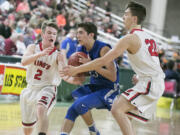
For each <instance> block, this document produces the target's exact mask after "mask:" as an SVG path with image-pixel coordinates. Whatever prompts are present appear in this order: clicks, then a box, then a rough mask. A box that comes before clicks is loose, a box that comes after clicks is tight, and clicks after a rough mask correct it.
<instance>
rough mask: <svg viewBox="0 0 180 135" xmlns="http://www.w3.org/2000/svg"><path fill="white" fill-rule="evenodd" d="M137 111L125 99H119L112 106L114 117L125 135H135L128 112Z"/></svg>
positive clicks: (121, 97)
mask: <svg viewBox="0 0 180 135" xmlns="http://www.w3.org/2000/svg"><path fill="white" fill-rule="evenodd" d="M134 109H136V107H135V106H133V105H132V104H131V103H130V102H129V101H128V100H127V99H126V98H125V97H123V96H120V97H118V98H117V99H116V100H115V101H114V103H113V105H112V109H111V112H112V115H113V117H114V118H115V120H116V121H117V123H118V124H119V126H120V128H121V130H122V132H123V135H135V134H134V130H133V127H132V125H131V121H130V120H129V118H128V116H127V114H126V113H127V112H129V111H131V110H134Z"/></svg>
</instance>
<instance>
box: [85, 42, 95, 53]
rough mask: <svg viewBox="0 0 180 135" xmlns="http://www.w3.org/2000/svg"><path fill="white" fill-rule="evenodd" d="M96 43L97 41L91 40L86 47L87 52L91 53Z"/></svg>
mask: <svg viewBox="0 0 180 135" xmlns="http://www.w3.org/2000/svg"><path fill="white" fill-rule="evenodd" d="M94 42H95V40H90V41H89V42H88V44H87V45H86V50H87V51H90V50H91V49H92V47H93V46H94Z"/></svg>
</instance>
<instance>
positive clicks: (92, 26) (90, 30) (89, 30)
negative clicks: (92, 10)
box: [78, 22, 97, 40]
mask: <svg viewBox="0 0 180 135" xmlns="http://www.w3.org/2000/svg"><path fill="white" fill-rule="evenodd" d="M79 27H81V28H83V29H84V30H85V31H86V32H87V33H88V34H90V33H94V40H96V39H97V27H96V25H95V24H93V23H91V22H85V23H80V24H78V28H79Z"/></svg>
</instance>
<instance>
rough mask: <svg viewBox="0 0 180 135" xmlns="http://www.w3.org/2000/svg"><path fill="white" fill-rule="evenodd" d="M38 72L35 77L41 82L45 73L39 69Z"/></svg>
mask: <svg viewBox="0 0 180 135" xmlns="http://www.w3.org/2000/svg"><path fill="white" fill-rule="evenodd" d="M36 72H37V73H36V74H35V75H34V79H36V80H41V78H40V76H41V75H42V73H43V71H42V70H40V69H38V70H37V71H36Z"/></svg>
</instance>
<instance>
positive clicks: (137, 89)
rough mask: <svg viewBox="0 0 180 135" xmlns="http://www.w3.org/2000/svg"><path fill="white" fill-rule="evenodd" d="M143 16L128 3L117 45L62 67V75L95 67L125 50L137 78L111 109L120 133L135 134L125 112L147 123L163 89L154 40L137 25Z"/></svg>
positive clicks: (141, 9)
mask: <svg viewBox="0 0 180 135" xmlns="http://www.w3.org/2000/svg"><path fill="white" fill-rule="evenodd" d="M145 16H146V9H145V7H144V6H142V5H140V4H138V3H135V2H130V3H129V4H128V6H127V8H126V10H125V13H124V16H123V20H124V25H125V28H126V29H127V30H128V31H129V34H127V35H126V36H124V37H123V38H121V39H120V40H119V41H118V43H117V45H115V47H114V48H113V49H112V50H110V51H109V52H108V53H107V54H106V55H104V56H103V57H101V58H98V59H96V60H93V61H91V62H89V63H86V64H83V65H81V66H79V67H72V66H68V67H66V68H64V74H65V75H66V74H68V75H75V74H77V73H80V72H86V71H91V70H96V69H99V68H100V67H102V66H104V65H107V64H108V63H109V62H111V61H112V60H113V59H115V58H117V57H118V56H120V55H122V53H123V52H124V51H125V50H127V52H128V58H129V61H130V64H131V66H132V69H133V70H134V71H135V73H136V74H137V75H138V78H139V79H138V82H137V83H136V85H135V86H134V87H132V88H130V89H128V90H126V91H125V92H124V93H123V94H122V95H121V96H119V97H117V100H115V102H114V103H113V105H112V109H111V112H112V114H113V116H114V118H115V119H116V121H117V123H118V124H119V126H120V128H121V130H122V132H123V135H134V134H135V133H134V132H133V129H132V125H131V123H130V120H129V119H128V115H129V116H132V117H133V118H136V119H138V120H142V121H144V122H147V121H148V118H150V117H151V116H152V114H153V113H154V112H155V111H154V109H155V107H156V102H157V100H158V99H159V98H160V96H161V95H162V94H163V91H164V77H165V75H164V73H163V71H162V69H161V67H160V63H159V58H158V52H157V44H156V41H155V39H153V37H151V36H150V35H148V34H147V33H146V32H144V31H143V30H142V27H141V24H142V21H143V20H144V19H145ZM62 73H63V72H62Z"/></svg>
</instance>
